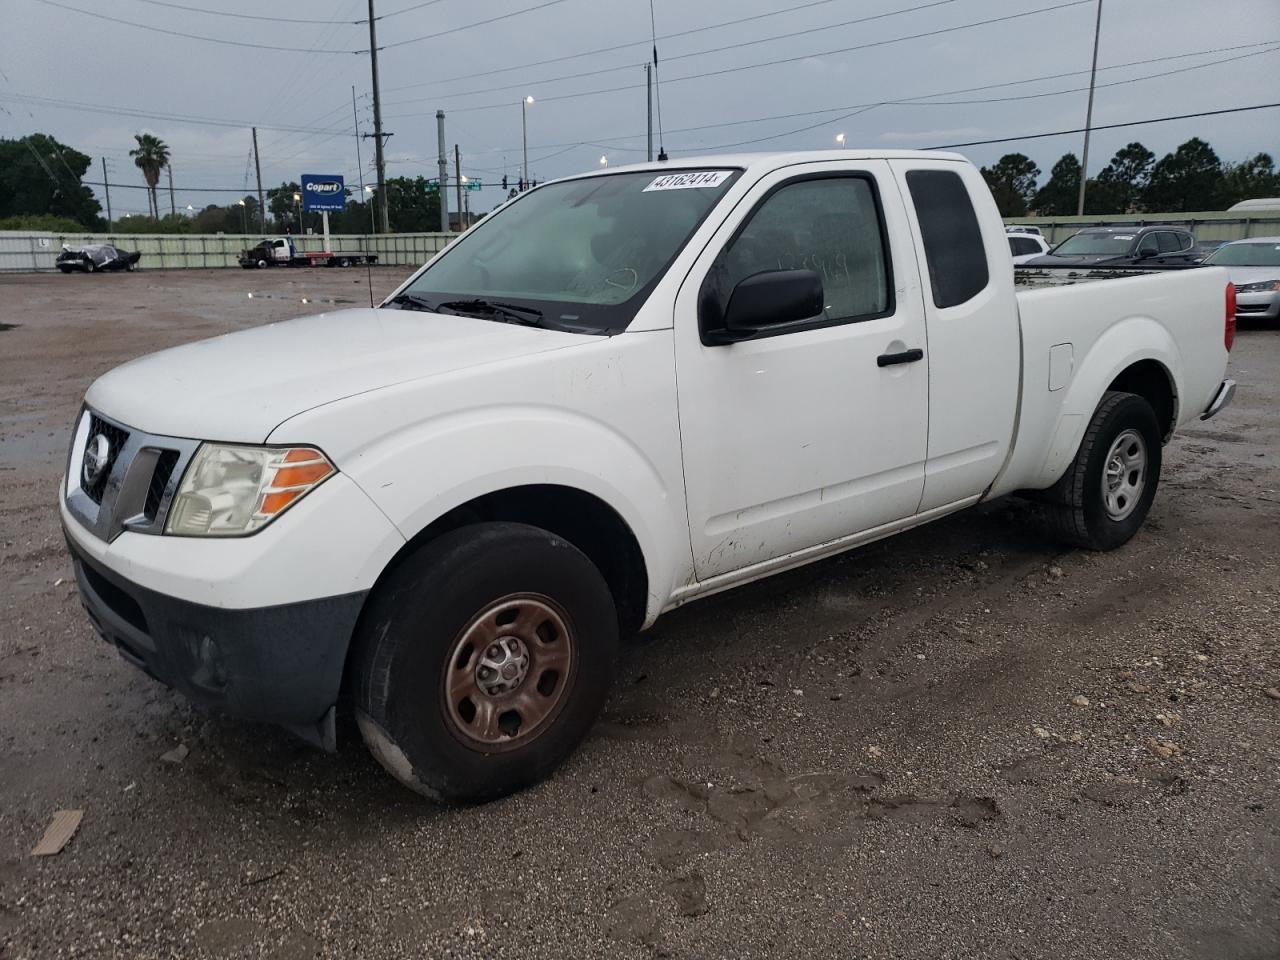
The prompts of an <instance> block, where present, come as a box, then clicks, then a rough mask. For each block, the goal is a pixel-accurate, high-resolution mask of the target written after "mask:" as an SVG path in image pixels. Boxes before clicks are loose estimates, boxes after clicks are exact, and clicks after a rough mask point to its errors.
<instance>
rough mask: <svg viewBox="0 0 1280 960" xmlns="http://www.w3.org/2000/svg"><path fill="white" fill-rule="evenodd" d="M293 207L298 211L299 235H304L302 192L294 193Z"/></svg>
mask: <svg viewBox="0 0 1280 960" xmlns="http://www.w3.org/2000/svg"><path fill="white" fill-rule="evenodd" d="M293 208H294V209H295V210H297V211H298V236H302V194H300V193H295V194H294V195H293Z"/></svg>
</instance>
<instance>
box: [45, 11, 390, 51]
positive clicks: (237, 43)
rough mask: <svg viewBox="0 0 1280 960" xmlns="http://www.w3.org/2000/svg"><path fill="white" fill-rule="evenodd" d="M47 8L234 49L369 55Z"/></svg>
mask: <svg viewBox="0 0 1280 960" xmlns="http://www.w3.org/2000/svg"><path fill="white" fill-rule="evenodd" d="M37 2H38V3H43V4H44V5H45V6H47V7H58V8H59V9H61V10H69V11H71V12H72V13H78V14H79V15H80V16H82V17H93V18H95V19H97V20H105V21H107V22H108V23H116V24H122V25H124V26H128V27H137V28H138V29H139V30H150V31H151V32H152V33H163V34H165V35H167V36H170V37H182V38H184V39H186V40H202V41H204V42H205V43H221V44H225V45H227V46H232V47H252V48H254V49H255V50H282V51H286V52H288V53H341V54H360V53H368V51H367V50H313V49H311V48H309V47H281V46H276V45H274V44H269V43H250V42H249V41H248V40H227V39H225V38H222V37H206V36H202V35H200V34H197V33H183V32H182V31H180V30H166V29H165V28H164V27H153V26H152V25H151V24H149V23H138V22H136V21H134V20H125V19H123V18H120V17H109V16H107V15H106V14H104V13H95V12H94V11H92V10H82V9H80V8H79V7H73V6H70V5H68V4H65V3H59V2H58V0H37Z"/></svg>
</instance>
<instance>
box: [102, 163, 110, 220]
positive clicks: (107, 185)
mask: <svg viewBox="0 0 1280 960" xmlns="http://www.w3.org/2000/svg"><path fill="white" fill-rule="evenodd" d="M102 187H103V189H104V190H106V191H107V233H110V232H111V184H110V183H108V182H107V158H106V157H103V158H102Z"/></svg>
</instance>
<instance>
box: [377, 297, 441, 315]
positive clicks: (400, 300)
mask: <svg viewBox="0 0 1280 960" xmlns="http://www.w3.org/2000/svg"><path fill="white" fill-rule="evenodd" d="M387 302H388V303H394V304H395V305H396V306H397V307H400V308H401V309H403V310H427V311H430V312H431V313H435V312H436V304H434V303H432V302H431V301H430V300H428V299H427V298H426V297H420V296H418V295H417V294H416V293H398V294H396V295H395V296H394V297H392V298H391V299H390V300H388V301H387Z"/></svg>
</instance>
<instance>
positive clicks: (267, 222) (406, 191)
mask: <svg viewBox="0 0 1280 960" xmlns="http://www.w3.org/2000/svg"><path fill="white" fill-rule="evenodd" d="M134 141H135V146H134V148H133V149H131V150H130V151H129V155H130V156H131V157H132V158H133V162H134V165H135V166H136V167H137V168H138V170H139V172H140V173H141V174H142V179H143V183H144V184H145V187H146V191H147V215H146V216H121V217H116V218H114V219H112V221H111V223H110V224H108V223H107V219H106V217H105V216H104V210H103V207H102V204H101V203H100V202H99V200H98V198H97V197H96V196H94V192H93V191H92V190H91V189H90V188H89V187H88V186H85V185H84V183H83V182H82V181H83V180H84V179H85V178H86V177H88V176H89V172H90V168H91V167H92V166H93V158H92V157H90V156H88V155H87V154H84V153H81V152H80V151H79V150H76V149H74V148H73V147H70V146H68V145H67V144H65V143H60V142H59V141H58V140H56V139H55V138H54V137H52V136H50V135H48V134H45V133H33V134H30V135H29V136H25V137H22V138H20V139H17V140H7V139H3V138H0V230H48V231H53V232H62V233H81V232H87V233H101V232H104V231H108V230H109V231H110V232H112V233H117V234H149V233H191V234H200V233H206V234H208V233H230V234H240V233H248V234H261V233H306V231H307V230H308V229H310V230H314V231H315V232H316V233H319V232H320V231H321V229H322V227H321V216H320V214H318V213H304V212H302V210H301V203H300V201H299V200H296V199H295V197H300V196H301V193H302V189H301V187H300V186H299V185H298V183H297V182H285V183H281V184H280V185H279V186H278V187H273V188H271V189H269V190H267V191H265V194H266V211H265V213H266V215H265V216H260V215H259V204H258V197H257V194H253V193H247V194H245V195H244V196H243V197H241V198H240V199H238V200H235V201H232V202H231V203H227V204H208V205H207V206H205V207H203V208H202V209H200V210H194V211H188V210H186V208H185V207H184V208H183V211H182V212H178V211H177V210H176V209H173V208H171V209H170V211H169V212H168V213H165V212H164V202H163V200H162V199H161V196H160V191H161V189H162V188H161V186H160V182H161V179H162V177H163V175H164V173H165V170H166V168H167V167H168V166H169V159H170V149H169V146H168V145H167V144H166V143H165V142H164V141H163V140H161V139H160V138H159V137H156V136H154V135H152V134H148V133H141V134H137V135H135V137H134ZM354 192H358V191H354ZM352 193H353V191H352V190H351V188H350V187H349V188H348V189H347V202H346V209H345V210H343V211H340V212H333V213H330V214H329V229H330V231H331V232H333V233H370V232H372V229H373V225H372V222H371V220H370V213H371V207H372V204H373V201H374V198H375V195H376V191H372V190H371V191H368V192H367V194H366V196H367V199H364V198H354V197H353V196H352ZM387 205H388V212H389V214H390V220H391V223H392V225H393V227H394V228H395V229H396V230H399V231H403V232H407V233H413V232H427V231H433V230H439V229H440V197H439V194H438V193H437V192H436V191H435V190H434V188H433V184H431V182H430V181H428V180H427V179H426V178H425V177H392V178H391V179H389V180H387Z"/></svg>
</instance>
